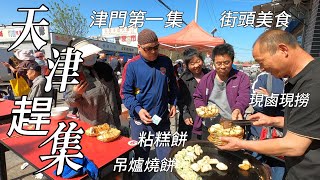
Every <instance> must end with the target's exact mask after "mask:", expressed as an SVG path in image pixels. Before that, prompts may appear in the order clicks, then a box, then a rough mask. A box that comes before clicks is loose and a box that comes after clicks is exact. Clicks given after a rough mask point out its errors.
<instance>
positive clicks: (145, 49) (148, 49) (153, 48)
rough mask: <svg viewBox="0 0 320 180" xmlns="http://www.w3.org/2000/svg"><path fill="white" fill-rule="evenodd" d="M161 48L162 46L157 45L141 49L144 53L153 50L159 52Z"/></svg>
mask: <svg viewBox="0 0 320 180" xmlns="http://www.w3.org/2000/svg"><path fill="white" fill-rule="evenodd" d="M159 46H160V44H157V45H155V46H153V47H142V46H141V48H142V49H143V50H144V51H146V52H149V51H152V50H154V51H157V50H158V49H159Z"/></svg>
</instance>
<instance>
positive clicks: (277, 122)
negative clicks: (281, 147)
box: [248, 113, 284, 128]
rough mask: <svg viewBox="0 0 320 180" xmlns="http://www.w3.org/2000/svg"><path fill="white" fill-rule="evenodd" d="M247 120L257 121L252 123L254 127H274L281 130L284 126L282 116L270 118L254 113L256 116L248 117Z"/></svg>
mask: <svg viewBox="0 0 320 180" xmlns="http://www.w3.org/2000/svg"><path fill="white" fill-rule="evenodd" d="M248 119H249V120H257V121H255V122H253V123H252V124H253V125H254V126H275V127H278V128H283V126H284V117H282V116H277V117H271V116H267V115H264V114H262V113H256V114H253V115H250V116H249V117H248Z"/></svg>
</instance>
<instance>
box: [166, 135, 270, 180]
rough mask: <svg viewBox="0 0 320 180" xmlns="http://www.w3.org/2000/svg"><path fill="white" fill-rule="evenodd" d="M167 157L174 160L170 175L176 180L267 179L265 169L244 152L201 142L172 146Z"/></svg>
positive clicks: (191, 141)
mask: <svg viewBox="0 0 320 180" xmlns="http://www.w3.org/2000/svg"><path fill="white" fill-rule="evenodd" d="M169 158H174V160H175V166H174V168H173V173H174V175H175V176H176V177H177V178H178V179H180V180H202V179H203V180H207V179H217V180H219V179H223V180H229V179H230V180H234V179H237V180H242V179H243V180H248V179H249V180H251V179H252V180H268V179H270V173H269V171H268V169H267V168H266V167H265V166H264V165H263V164H262V163H261V162H259V161H258V160H256V159H255V158H254V157H252V156H250V155H249V154H247V153H245V152H244V151H237V152H230V151H222V150H219V149H218V148H217V147H216V146H215V145H214V144H212V143H211V142H208V141H205V140H190V141H187V142H186V143H185V145H184V146H177V147H174V148H173V149H172V150H171V152H170V154H169Z"/></svg>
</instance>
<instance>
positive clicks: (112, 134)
mask: <svg viewBox="0 0 320 180" xmlns="http://www.w3.org/2000/svg"><path fill="white" fill-rule="evenodd" d="M120 134H121V131H120V130H118V129H116V128H110V129H109V130H107V131H104V132H103V133H101V134H100V135H99V136H98V137H97V139H98V140H99V141H102V142H110V141H113V140H115V139H117V138H118V137H119V136H120Z"/></svg>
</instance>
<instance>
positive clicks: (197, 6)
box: [194, 0, 199, 22]
mask: <svg viewBox="0 0 320 180" xmlns="http://www.w3.org/2000/svg"><path fill="white" fill-rule="evenodd" d="M198 9H199V0H196V12H195V15H194V21H195V22H197V21H198Z"/></svg>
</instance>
